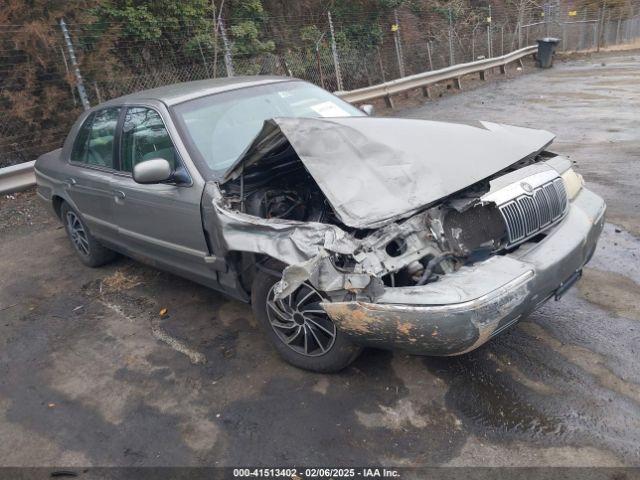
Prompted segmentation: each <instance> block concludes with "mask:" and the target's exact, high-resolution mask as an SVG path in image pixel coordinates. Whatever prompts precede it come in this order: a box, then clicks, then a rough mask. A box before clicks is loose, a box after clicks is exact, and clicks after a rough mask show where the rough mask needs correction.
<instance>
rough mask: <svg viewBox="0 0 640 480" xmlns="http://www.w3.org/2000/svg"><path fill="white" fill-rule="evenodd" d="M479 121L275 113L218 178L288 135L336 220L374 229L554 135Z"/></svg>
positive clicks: (286, 139) (517, 157)
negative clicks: (282, 115)
mask: <svg viewBox="0 0 640 480" xmlns="http://www.w3.org/2000/svg"><path fill="white" fill-rule="evenodd" d="M481 123H482V127H474V126H470V125H463V124H452V123H444V122H434V121H426V120H410V119H397V118H375V117H345V118H330V119H328V118H274V119H272V120H268V121H266V122H265V125H264V127H263V129H262V131H261V132H260V134H258V136H257V137H256V139H255V140H254V141H253V143H252V144H251V145H250V146H249V148H248V149H247V150H246V151H245V153H244V154H243V155H241V156H240V158H239V159H238V161H237V162H236V163H235V164H234V166H233V167H232V168H231V169H230V170H229V172H228V173H227V175H226V176H225V179H224V181H227V180H229V179H232V178H237V176H238V175H239V174H240V171H242V169H246V168H247V167H249V166H250V165H252V164H254V163H256V162H259V161H260V159H261V158H264V157H265V156H266V155H268V154H269V153H270V152H274V151H276V150H277V149H279V148H282V146H283V145H284V144H286V143H287V142H289V143H290V144H291V146H292V147H293V148H294V150H295V152H296V154H297V155H298V156H299V158H300V160H301V161H302V162H303V164H304V166H305V167H306V169H307V170H308V171H309V173H310V174H311V175H312V177H313V178H314V180H315V181H316V183H317V184H318V186H319V187H320V189H321V190H322V192H323V194H324V195H325V196H326V197H327V200H328V201H329V203H331V205H332V207H333V208H334V211H335V212H336V214H337V215H338V217H339V218H340V220H341V221H342V222H343V223H344V224H345V225H347V226H350V227H354V228H365V227H367V228H374V227H378V226H381V225H384V224H385V223H388V222H390V221H392V220H394V219H398V218H401V217H407V216H409V215H411V214H412V213H414V212H415V211H417V210H418V209H420V208H423V207H424V206H426V205H429V204H431V203H433V202H435V201H437V200H439V199H441V198H443V197H445V196H448V195H451V194H452V193H455V192H457V191H459V190H462V189H463V188H465V187H468V186H469V185H471V184H473V183H476V182H478V181H480V180H482V179H484V178H487V177H489V176H491V175H492V174H494V173H496V172H498V171H500V170H502V169H504V168H507V167H509V166H510V165H512V164H514V163H516V162H518V161H520V160H522V159H524V158H527V157H531V156H534V155H536V154H538V153H539V152H540V151H542V150H543V149H544V148H545V147H546V146H547V145H549V144H550V143H551V142H552V140H553V138H554V135H553V134H551V133H549V132H546V131H544V130H533V129H529V128H522V127H513V126H508V125H499V124H495V123H489V122H481ZM224 181H223V183H224Z"/></svg>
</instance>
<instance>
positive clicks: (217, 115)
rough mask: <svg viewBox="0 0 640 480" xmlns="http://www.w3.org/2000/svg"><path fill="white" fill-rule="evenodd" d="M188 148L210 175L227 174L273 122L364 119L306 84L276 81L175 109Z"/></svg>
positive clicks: (344, 104) (346, 104) (361, 114)
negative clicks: (311, 119) (281, 119)
mask: <svg viewBox="0 0 640 480" xmlns="http://www.w3.org/2000/svg"><path fill="white" fill-rule="evenodd" d="M172 110H173V113H174V117H175V120H176V123H177V124H178V126H179V127H180V130H182V132H183V136H184V137H186V138H185V143H186V145H187V148H189V150H192V151H191V152H190V153H191V154H192V156H193V157H194V159H195V160H196V161H197V162H198V163H202V164H204V166H205V167H206V170H208V172H207V173H210V174H212V175H213V176H215V177H218V176H220V175H222V174H223V173H224V172H225V171H226V170H227V169H228V168H229V167H230V166H231V165H232V164H233V163H234V162H235V161H236V160H237V159H238V157H239V156H240V155H241V154H242V152H244V150H245V149H246V148H247V147H248V146H249V144H250V143H251V141H252V140H253V139H254V138H255V137H256V135H258V133H259V132H260V130H261V129H262V126H263V124H264V121H265V120H269V119H271V118H274V117H355V116H365V114H364V113H363V112H362V111H361V110H360V109H358V108H356V107H354V106H353V105H351V104H349V103H347V102H345V101H343V100H340V99H339V98H337V97H335V96H333V95H332V94H330V93H329V92H327V91H326V90H323V89H321V88H319V87H316V86H315V85H311V84H309V83H306V82H300V81H291V82H277V83H272V84H268V85H262V86H259V87H252V88H243V89H239V90H233V91H229V92H224V93H219V94H214V95H209V96H206V97H201V98H197V99H195V100H190V101H188V102H184V103H181V104H178V105H176V106H174V107H173V109H172Z"/></svg>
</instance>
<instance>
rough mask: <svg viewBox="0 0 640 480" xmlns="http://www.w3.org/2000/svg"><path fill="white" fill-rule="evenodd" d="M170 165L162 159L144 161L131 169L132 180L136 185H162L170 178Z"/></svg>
mask: <svg viewBox="0 0 640 480" xmlns="http://www.w3.org/2000/svg"><path fill="white" fill-rule="evenodd" d="M172 174H173V172H172V170H171V165H169V162H168V161H166V160H165V159H164V158H154V159H152V160H145V161H144V162H140V163H138V164H136V165H135V166H134V167H133V180H134V181H135V182H136V183H142V184H151V183H162V182H166V181H167V180H170V179H171V177H172Z"/></svg>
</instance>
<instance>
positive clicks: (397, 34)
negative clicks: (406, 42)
mask: <svg viewBox="0 0 640 480" xmlns="http://www.w3.org/2000/svg"><path fill="white" fill-rule="evenodd" d="M393 16H394V20H395V22H396V23H395V24H394V25H393V27H392V30H393V40H394V42H395V45H396V57H397V59H398V72H399V73H400V77H404V76H405V74H404V57H403V55H402V43H401V40H400V21H399V20H398V11H397V10H395V9H394V10H393Z"/></svg>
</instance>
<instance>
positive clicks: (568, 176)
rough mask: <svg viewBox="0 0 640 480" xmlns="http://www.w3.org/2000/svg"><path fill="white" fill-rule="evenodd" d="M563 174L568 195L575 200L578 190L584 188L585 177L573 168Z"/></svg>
mask: <svg viewBox="0 0 640 480" xmlns="http://www.w3.org/2000/svg"><path fill="white" fill-rule="evenodd" d="M561 176H562V180H564V187H565V189H566V190H567V197H568V198H569V200H573V199H574V198H575V197H576V195H578V192H580V190H582V187H583V186H584V179H583V178H582V175H580V174H579V173H576V171H575V170H574V169H573V168H569V169H568V170H566V171H565V172H564V173H563V174H562V175H561Z"/></svg>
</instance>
